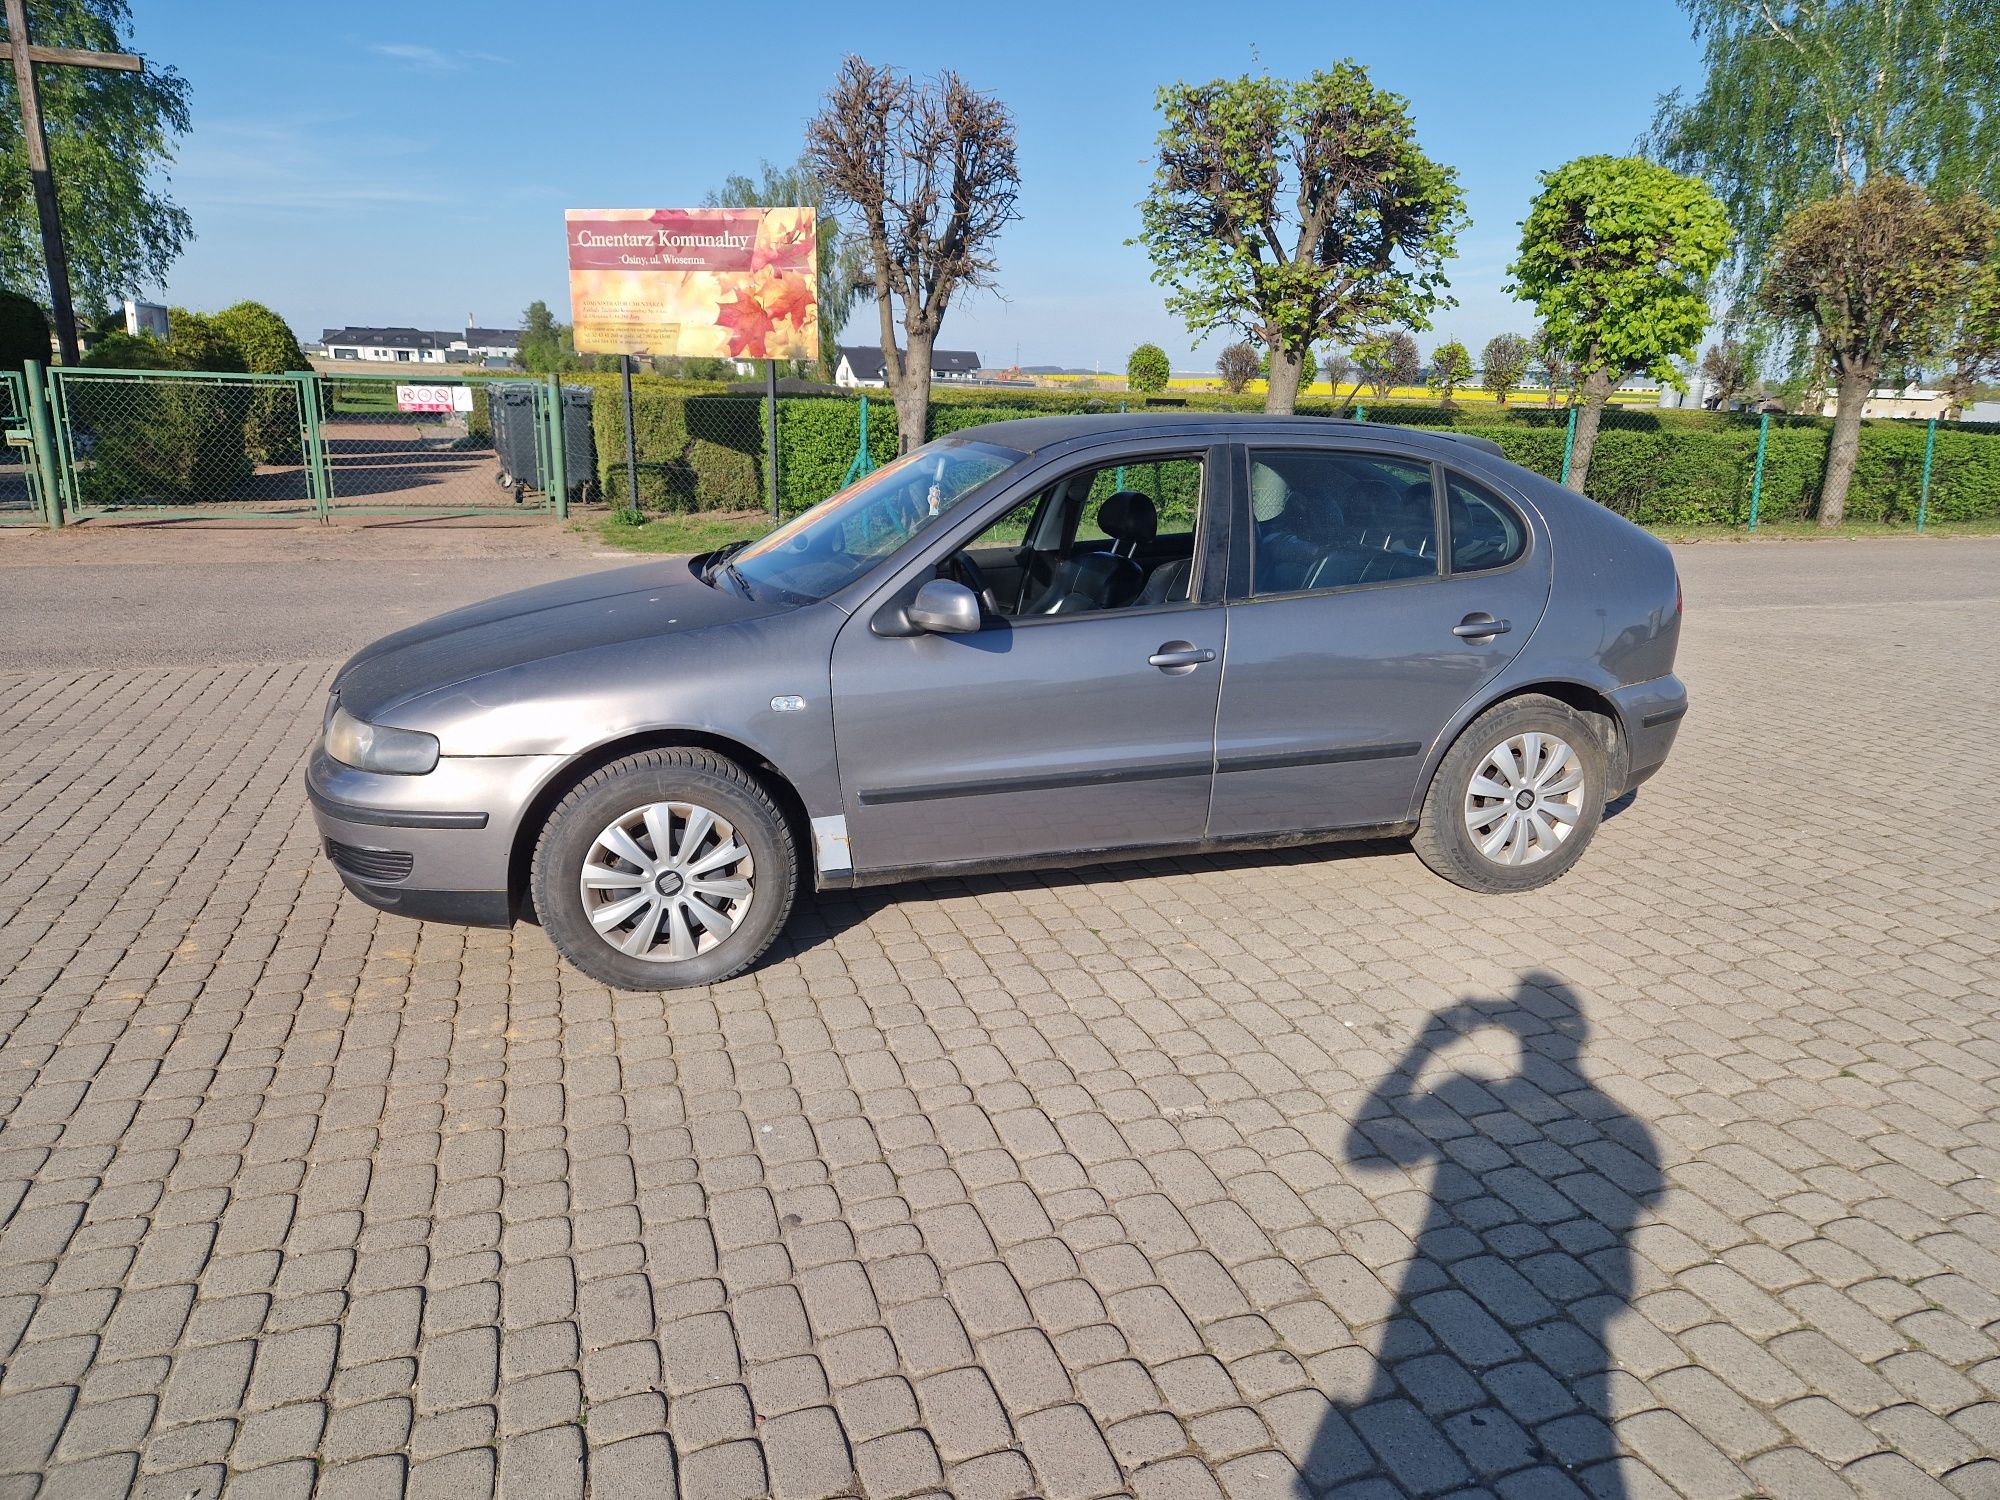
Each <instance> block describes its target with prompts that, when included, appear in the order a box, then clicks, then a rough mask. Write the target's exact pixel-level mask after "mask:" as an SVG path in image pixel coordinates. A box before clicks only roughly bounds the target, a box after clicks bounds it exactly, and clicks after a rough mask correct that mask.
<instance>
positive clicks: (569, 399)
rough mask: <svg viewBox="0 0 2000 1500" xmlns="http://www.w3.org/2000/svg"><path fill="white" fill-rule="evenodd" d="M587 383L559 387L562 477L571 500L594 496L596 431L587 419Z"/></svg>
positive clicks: (588, 390) (589, 393)
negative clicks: (560, 396) (560, 393)
mask: <svg viewBox="0 0 2000 1500" xmlns="http://www.w3.org/2000/svg"><path fill="white" fill-rule="evenodd" d="M590 397H591V390H590V387H589V386H587V385H566V386H564V387H563V388H562V432H563V478H564V479H565V480H566V481H567V483H568V485H569V497H570V499H572V500H581V501H584V502H586V503H587V502H589V501H593V500H595V499H597V434H596V431H595V430H594V428H593V427H592V424H591V420H590Z"/></svg>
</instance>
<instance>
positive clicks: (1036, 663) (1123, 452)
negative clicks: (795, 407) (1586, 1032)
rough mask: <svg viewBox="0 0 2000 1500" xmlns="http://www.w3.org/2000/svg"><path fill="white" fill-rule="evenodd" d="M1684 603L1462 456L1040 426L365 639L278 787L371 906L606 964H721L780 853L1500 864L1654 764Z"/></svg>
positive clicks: (650, 973) (750, 935)
mask: <svg viewBox="0 0 2000 1500" xmlns="http://www.w3.org/2000/svg"><path fill="white" fill-rule="evenodd" d="M1680 624H1681V594H1680V582H1679V578H1678V577H1677V575H1676V573H1675V569H1674V564H1673V559H1672V557H1671V555H1670V554H1669V552H1668V550H1667V548H1666V547H1665V546H1663V545H1662V544H1661V543H1660V542H1658V541H1656V540H1655V539H1654V538H1652V537H1651V536H1648V535H1647V534H1646V533H1645V532H1643V531H1641V530H1639V529H1638V528H1637V527H1635V526H1632V525H1629V524H1627V523H1626V522H1625V521H1623V520H1621V519H1619V518H1618V517H1617V516H1615V515H1612V514H1611V513H1610V512H1609V511H1607V510H1605V509H1603V508H1602V507H1601V506H1598V505H1596V504H1594V503H1592V502H1591V501H1589V500H1586V499H1584V498H1582V497H1580V496H1578V495H1574V494H1571V493H1570V492H1569V491H1567V490H1565V489H1561V488H1559V487H1558V486H1556V485H1554V484H1551V483H1550V482H1548V481H1547V480H1545V479H1542V478H1540V477H1538V476H1536V475H1534V474H1531V473H1529V472H1528V471H1526V470H1525V469H1521V468H1518V467H1516V466H1514V465H1513V464H1510V463H1507V462H1505V461H1504V460H1502V459H1501V458H1500V456H1499V454H1498V450H1497V449H1496V448H1494V446H1493V445H1492V444H1490V443H1485V442H1482V441H1479V440H1475V439H1466V438H1459V437H1453V436H1451V435H1448V434H1430V433H1424V432H1421V431H1415V430H1411V429H1407V428H1398V427H1383V426H1374V425H1369V424H1366V423H1347V422H1331V421H1326V420H1315V419H1280V418H1266V417H1232V416H1216V415H1209V414H1200V415H1180V414H1173V413H1167V414H1146V415H1133V416H1122V415H1121V416H1071V417H1044V418H1031V419H1024V420H1021V421H1013V422H1006V423H1000V424H995V425H991V426H986V427H979V428H973V429H971V430H968V431H964V432H960V433H958V434H956V435H954V436H952V437H949V438H944V439H940V440H938V441H936V442H933V443H930V444H927V445H926V446H924V447H922V448H919V449H917V450H916V451H914V452H912V453H909V454H907V455H905V456H904V457H902V458H900V459H898V460H897V461H896V462H894V463H892V464H890V465H888V466H886V467H884V468H881V469H878V470H876V471H875V472H874V473H872V474H870V475H869V476H867V477H866V478H865V479H863V480H861V481H860V482H859V483H857V484H855V485H853V486H851V487H850V488H848V489H846V490H844V491H842V492H841V493H840V494H838V495H835V496H834V497H833V498H831V499H829V500H827V501H825V502H823V503H822V504H820V505H818V506H816V507H814V508H813V509H812V510H810V511H808V512H806V513H805V514H804V515H802V516H800V517H798V518H797V519H796V520H794V521H792V522H790V523H789V524H787V525H784V526H781V527H779V528H778V529H777V530H775V531H773V532H771V533H770V534H769V535H768V536H765V537H763V538H762V539H761V540H758V541H755V542H752V543H749V544H748V545H746V546H741V547H737V548H728V549H724V550H722V551H720V552H715V553H711V554H708V555H706V556H702V557H696V558H693V559H686V558H676V559H672V560H667V561H661V562H654V563H648V564H644V565H642V566H639V567H633V568H624V569H619V570H616V571H611V572H603V573H593V574H589V575H587V576H584V577H580V578H575V579H571V580H569V581H567V582H562V583H556V584H549V585H545V586H543V587H540V588H533V589H528V590H525V591H523V592H520V593H515V594H509V595H506V596H504V597H501V598H498V599H493V600H489V601H488V602H486V603H484V604H478V605H474V606H472V607H470V608H467V609H460V610H455V611H453V612H451V613H449V614H445V615H441V616H439V617H438V618H436V619H434V620H431V621H429V622H427V623H425V624H422V625H418V626H415V627H413V628H411V629H409V630H403V631H399V632H397V633H396V634H394V635H391V636H387V637H385V638H383V639H382V640H380V641H378V642H376V643H375V644H374V645H372V646H370V647H368V648H367V649H366V650H364V651H362V652H360V653H359V654H357V655H356V656H355V657H354V658H353V659H352V660H351V661H349V662H348V663H347V664H346V665H345V666H344V667H343V668H342V669H341V671H340V674H339V676H338V677H337V678H336V679H335V681H334V685H333V693H332V697H331V699H330V701H329V702H328V704H327V709H326V719H325V725H324V730H323V733H322V736H321V740H320V743H319V746H318V747H317V749H316V750H315V752H314V754H313V756H312V761H311V765H310V768H309V769H308V771H307V774H306V790H307V792H308V794H309V795H310V797H311V799H312V804H313V807H314V810H315V813H316V816H317V818H318V822H319V827H320V831H321V833H322V834H323V835H324V837H325V840H326V852H327V855H328V857H329V858H330V859H331V860H332V862H333V864H334V867H335V868H336V869H337V870H338V871H339V872H340V876H341V879H342V880H343V881H345V882H346V884H347V887H348V889H350V890H352V891H353V892H354V893H355V894H356V895H358V896H360V897H361V898H362V899H363V900H365V901H368V902H370V903H372V904H374V905H376V906H378V907H381V908H383V909H384V910H387V911H393V912H399V913H402V914H405V915H408V916H412V917H423V918H431V919H435V920H442V921H452V922H465V923H475V924H487V925H506V924H508V923H510V922H512V921H514V920H516V919H517V918H520V917H531V918H532V919H534V920H537V921H539V922H540V923H541V925H542V927H543V928H544V929H545V930H546V931H547V932H548V934H549V937H550V938H551V939H552V940H553V941H554V943H555V945H556V946H557V948H559V949H560V950H561V951H562V953H563V954H564V956H565V957H567V958H568V959H569V961H570V962H571V963H573V964H575V965H576V967H578V968H579V969H581V970H583V971H584V972H585V973H586V974H589V975H591V976H592V977H593V978H596V979H599V980H602V981H603V982H604V983H606V984H609V985H614V986H617V987H620V988H624V989H666V988H672V987H676V986H681V985H694V984H706V983H710V982H713V981H715V980H719V979H722V978H725V977H727V976H729V975H732V974H735V973H737V972H739V971H740V970H742V969H743V968H744V967H746V966H747V965H749V964H751V963H753V962H755V961H756V959H757V958H758V957H759V956H760V955H761V954H762V953H763V952H764V950H765V949H766V947H767V946H769V944H770V943H771V941H772V939H773V938H774V937H775V936H776V935H777V933H778V931H779V929H780V928H781V927H783V925H784V923H785V920H786V917H787V915H788V914H789V912H790V910H791V906H792V901H793V897H794V894H795V892H796V891H797V889H798V887H799V884H800V883H801V882H802V881H807V880H810V881H812V882H813V883H814V884H815V885H816V886H818V887H820V888H822V889H824V888H830V887H843V886H856V885H869V884H877V883H882V882H887V881H895V880H903V879H907V878H910V877H914V876H923V875H936V874H959V873H969V872H974V871H991V870H997V869H1006V868H1019V867H1026V866H1032V865H1040V864H1050V863H1060V864H1063V865H1076V864H1081V863H1088V862H1092V861H1100V860H1110V859H1117V858H1126V857H1131V856H1138V855H1147V854H1156V853H1161V852H1188V851H1195V850H1214V849H1223V848H1232V847H1246V846H1247V847H1256V846H1271V845H1278V844H1291V843H1297V842H1300V841H1303V840H1309V839H1334V838H1353V837H1382V836H1394V837H1403V836H1407V837H1409V838H1410V839H1411V841H1412V843H1413V844H1414V846H1415V849H1416V853H1417V855H1418V857H1419V858H1420V859H1422V860H1423V861H1424V863H1425V864H1427V865H1429V866H1430V867H1431V869H1433V870H1435V871H1436V872H1438V873H1439V874H1440V875H1442V876H1444V877H1445V878H1446V879H1447V880H1451V881H1453V882H1455V883H1457V884H1459V885H1462V886H1465V887H1467V888H1468V889H1471V890H1475V891H1489V892H1506V891H1523V890H1528V889H1530V888H1532V887H1535V886H1539V885H1543V884H1545V883H1547V882H1548V881H1551V880H1554V879H1556V878H1557V877H1558V876H1560V875H1561V874H1563V873H1564V872H1565V871H1566V870H1568V869H1569V868H1570V867H1571V866H1572V865H1574V864H1575V863H1576V861H1577V859H1578V858H1579V857H1580V856H1581V855H1582V853H1583V851H1584V847H1585V846H1586V845H1587V844H1588V843H1589V842H1590V838H1591V834H1592V833H1593V832H1594V831H1595V829H1596V827H1597V824H1598V821H1599V819H1600V818H1601V817H1602V815H1603V812H1604V807H1605V804H1606V803H1607V802H1609V801H1611V800H1613V799H1615V798H1617V797H1618V796H1620V795H1621V794H1623V793H1624V792H1625V791H1627V790H1628V789H1629V788H1631V787H1633V786H1636V785H1637V784H1638V783H1639V782H1641V781H1643V780H1644V779H1645V778H1646V777H1648V776H1650V775H1651V774H1652V773H1653V772H1654V771H1656V770H1657V769H1659V766H1660V764H1661V762H1662V761H1663V760H1664V759H1665V758H1666V755H1667V751H1668V749H1669V747H1670V746H1671V745H1672V744H1673V740H1674V735H1675V732H1676V731H1677V729H1678V728H1679V720H1680V718H1681V716H1682V715H1683V714H1684V713H1685V712H1686V707H1687V700H1686V694H1685V691H1684V690H1683V688H1682V686H1681V683H1680V681H1679V679H1677V678H1676V677H1675V676H1674V675H1673V666H1674V652H1675V648H1676V646H1677V644H1678V642H1679V637H1680Z"/></svg>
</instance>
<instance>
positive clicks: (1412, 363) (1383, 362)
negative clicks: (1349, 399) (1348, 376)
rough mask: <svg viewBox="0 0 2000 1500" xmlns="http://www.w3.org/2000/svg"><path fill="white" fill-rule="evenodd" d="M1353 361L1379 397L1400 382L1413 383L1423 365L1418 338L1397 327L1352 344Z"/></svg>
mask: <svg viewBox="0 0 2000 1500" xmlns="http://www.w3.org/2000/svg"><path fill="white" fill-rule="evenodd" d="M1354 364H1355V368H1356V369H1357V370H1358V371H1359V372H1360V374H1361V378H1362V379H1363V380H1365V381H1367V382H1368V388H1369V389H1370V390H1372V391H1373V392H1374V393H1375V394H1376V396H1378V397H1381V396H1386V395H1388V394H1389V392H1391V391H1393V390H1394V389H1395V388H1396V387H1397V386H1399V385H1415V384H1416V383H1417V377H1418V376H1419V375H1421V374H1422V373H1423V368H1424V362H1423V357H1422V356H1421V355H1419V354H1418V353H1417V341H1416V340H1415V339H1413V338H1411V337H1410V335H1409V334H1407V333H1405V332H1403V330H1402V329H1400V328H1398V329H1397V330H1396V331H1395V332H1393V333H1377V334H1372V335H1370V336H1369V337H1367V338H1365V339H1363V340H1361V342H1360V343H1358V344H1356V345H1355V346H1354Z"/></svg>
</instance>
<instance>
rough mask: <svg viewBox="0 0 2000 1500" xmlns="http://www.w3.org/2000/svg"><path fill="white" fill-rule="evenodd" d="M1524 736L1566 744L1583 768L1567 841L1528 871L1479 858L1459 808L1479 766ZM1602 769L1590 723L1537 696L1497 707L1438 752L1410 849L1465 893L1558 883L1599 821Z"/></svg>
mask: <svg viewBox="0 0 2000 1500" xmlns="http://www.w3.org/2000/svg"><path fill="white" fill-rule="evenodd" d="M1524 734H1541V735H1554V736H1556V737H1557V738H1559V739H1561V740H1563V741H1564V742H1565V743H1567V744H1568V745H1569V746H1570V748H1571V749H1572V750H1573V751H1575V753H1576V759H1577V761H1578V762H1579V763H1580V765H1581V767H1582V771H1583V784H1582V786H1581V788H1580V789H1579V790H1578V791H1577V792H1576V793H1575V794H1574V795H1576V796H1577V797H1578V798H1579V799H1580V800H1579V803H1578V805H1577V806H1576V809H1575V812H1576V818H1575V821H1574V823H1573V824H1572V825H1571V829H1570V833H1569V835H1568V836H1567V837H1565V838H1564V839H1563V840H1562V841H1561V843H1560V844H1558V845H1557V846H1556V847H1555V848H1554V849H1553V850H1551V851H1549V852H1548V853H1546V854H1543V855H1542V856H1541V857H1540V858H1538V859H1536V860H1534V861H1533V862H1532V863H1528V864H1518V865H1517V864H1506V863H1502V862H1501V861H1499V860H1496V859H1493V858H1489V857H1488V856H1487V855H1485V854H1483V853H1481V852H1480V848H1479V845H1478V843H1477V842H1475V840H1474V839H1473V836H1472V832H1471V830H1470V829H1469V828H1467V826H1466V812H1465V805H1466V798H1467V796H1468V794H1469V793H1470V791H1471V788H1472V780H1473V777H1474V776H1476V775H1478V774H1479V772H1480V770H1481V768H1482V767H1483V766H1484V765H1485V764H1486V759H1487V756H1488V754H1489V753H1490V752H1492V751H1493V750H1494V749H1495V748H1496V747H1498V746H1500V745H1503V744H1505V743H1507V742H1508V741H1509V740H1511V739H1513V737H1514V736H1516V735H1524ZM1608 761H1609V757H1607V756H1606V754H1605V753H1604V746H1603V744H1602V742H1601V741H1600V740H1599V739H1598V737H1597V734H1596V731H1595V730H1594V729H1593V728H1592V726H1591V724H1590V721H1589V720H1588V719H1586V718H1584V717H1583V715H1581V714H1579V713H1577V712H1576V710H1574V709H1572V708H1571V707H1570V706H1569V705H1568V704H1566V703H1559V702H1557V701H1556V700H1555V699H1554V698H1544V697H1542V696H1541V695H1540V694H1529V695H1527V696H1525V697H1520V698H1509V699H1507V700H1506V701H1505V702H1504V703H1496V704H1494V706H1493V707H1491V708H1489V709H1488V710H1487V711H1486V712H1485V713H1483V714H1481V715H1480V716H1479V717H1478V718H1476V719H1474V720H1473V721H1472V722H1471V723H1470V724H1468V725H1467V726H1466V727H1465V729H1464V731H1463V732H1462V733H1461V734H1460V735H1459V737H1458V739H1457V740H1455V741H1454V742H1453V744H1452V747H1451V749H1450V750H1448V751H1446V752H1445V757H1444V759H1443V760H1442V761H1441V762H1440V763H1439V764H1438V768H1437V774H1436V775H1435V776H1433V777H1432V778H1431V785H1430V790H1429V792H1428V793H1426V794H1425V796H1424V810H1423V814H1422V818H1421V821H1420V822H1419V823H1418V825H1417V831H1416V834H1415V835H1414V836H1413V837H1412V838H1411V840H1410V844H1411V847H1413V848H1414V849H1415V850H1416V852H1417V858H1419V859H1421V860H1422V861H1423V862H1424V863H1425V864H1426V865H1428V866H1430V868H1431V869H1432V870H1433V871H1435V872H1436V873H1437V874H1439V875H1442V876H1443V877H1444V878H1445V879H1446V880H1449V881H1450V882H1451V883H1452V884H1453V885H1459V886H1463V887H1465V889H1466V890H1468V891H1479V892H1481V893H1483V894H1487V895H1506V894H1511V893H1512V892H1515V891H1531V890H1534V889H1535V888H1536V887H1538V886H1544V885H1548V884H1550V883H1551V882H1552V881H1556V880H1560V879H1561V878H1562V877H1563V876H1564V875H1566V874H1568V873H1569V871H1570V869H1571V867H1572V866H1574V865H1575V864H1576V862H1577V861H1578V860H1579V859H1581V858H1583V851H1584V850H1585V849H1586V848H1588V847H1589V844H1590V840H1591V836H1592V835H1593V834H1595V833H1596V832H1597V825H1598V824H1599V823H1600V822H1602V821H1603V819H1604V803H1605V798H1606V796H1607V794H1608V783H1607V769H1606V767H1607V764H1608ZM1485 805H1487V806H1491V804H1485Z"/></svg>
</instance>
